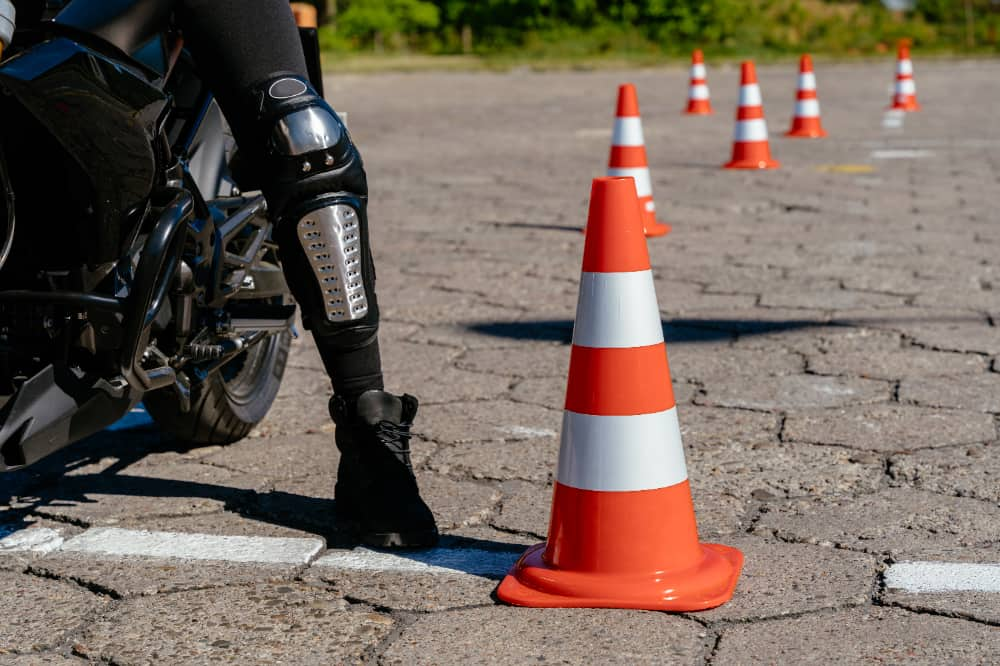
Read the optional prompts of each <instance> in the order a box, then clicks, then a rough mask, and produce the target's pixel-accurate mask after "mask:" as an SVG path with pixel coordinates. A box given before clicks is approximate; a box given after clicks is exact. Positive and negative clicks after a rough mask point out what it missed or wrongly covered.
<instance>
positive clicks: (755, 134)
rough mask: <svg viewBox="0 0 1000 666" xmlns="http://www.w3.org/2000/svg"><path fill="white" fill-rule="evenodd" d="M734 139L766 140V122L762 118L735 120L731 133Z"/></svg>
mask: <svg viewBox="0 0 1000 666" xmlns="http://www.w3.org/2000/svg"><path fill="white" fill-rule="evenodd" d="M733 139H734V140H736V141H767V123H766V122H764V119H763V118H753V119H751V120H737V121H736V131H735V133H734V134H733Z"/></svg>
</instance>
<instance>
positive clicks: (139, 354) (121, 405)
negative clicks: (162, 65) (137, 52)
mask: <svg viewBox="0 0 1000 666" xmlns="http://www.w3.org/2000/svg"><path fill="white" fill-rule="evenodd" d="M49 25H50V26H51V30H52V32H53V33H54V36H55V38H56V39H59V38H65V39H71V40H73V41H74V43H76V44H77V45H78V46H80V47H81V48H83V49H85V50H87V51H88V52H90V53H92V54H93V56H94V57H96V58H101V59H110V60H112V62H120V63H123V64H125V65H126V66H127V67H130V68H141V67H142V65H140V64H139V63H136V62H135V61H133V60H132V59H131V58H129V57H128V56H126V55H125V54H123V53H113V51H114V49H113V47H111V49H110V50H111V51H112V54H110V55H109V49H108V47H107V45H106V44H104V43H103V42H100V41H99V40H97V41H96V42H95V40H96V38H94V37H93V36H91V35H87V34H80V33H79V32H78V31H74V30H73V29H71V28H67V27H66V26H60V25H58V24H49ZM168 43H169V44H170V48H169V58H168V68H167V72H166V73H165V74H164V76H163V79H161V83H162V84H163V85H162V88H161V89H162V90H164V91H172V84H173V77H174V76H175V75H176V73H177V72H178V68H179V67H185V66H187V65H189V64H190V63H183V62H182V60H184V59H185V58H187V56H186V54H183V53H182V50H181V46H180V43H179V42H178V41H176V40H175V41H173V42H168ZM0 67H2V66H0ZM146 74H147V75H148V74H150V72H148V71H147V72H146ZM196 80H197V82H198V83H199V84H200V87H199V89H198V90H196V91H194V93H195V94H194V95H193V97H194V99H195V104H194V105H193V107H190V108H181V107H179V106H177V104H176V100H172V101H171V103H170V104H168V105H167V106H166V107H165V109H164V113H163V115H162V117H161V118H160V119H159V121H158V123H157V133H156V136H155V139H154V140H155V142H156V145H155V146H154V149H155V152H156V154H157V159H158V160H162V162H163V163H162V164H161V166H162V167H164V168H163V169H162V173H163V174H165V179H164V182H158V183H156V184H155V187H154V189H153V191H152V193H151V195H150V197H149V201H148V203H147V209H146V213H145V216H144V220H143V222H142V224H141V225H138V226H137V229H136V234H137V235H136V237H135V238H133V239H132V242H131V243H130V244H129V247H130V249H131V248H136V247H138V249H139V251H138V252H137V254H138V256H139V260H138V262H137V264H136V265H135V270H134V272H133V273H132V279H131V280H130V284H129V288H128V290H127V292H128V293H127V295H126V296H123V297H118V296H108V295H103V294H94V293H83V292H66V291H60V292H49V291H27V290H8V291H0V303H4V304H9V303H22V304H46V305H58V306H63V307H65V308H67V310H70V311H73V312H76V313H85V314H86V318H87V320H88V321H94V322H111V323H117V324H118V326H117V329H120V330H117V329H116V330H115V334H120V340H121V344H120V351H119V356H118V361H117V364H118V366H119V367H118V368H117V374H116V376H114V377H111V378H107V377H106V376H103V375H104V374H106V373H102V376H94V375H86V374H83V376H81V374H82V373H76V372H73V368H67V367H61V366H59V365H58V364H57V363H49V364H48V365H46V366H45V367H44V368H43V369H42V371H41V372H38V373H37V374H35V375H34V376H33V377H31V378H29V379H28V380H27V381H26V382H24V384H22V385H21V387H20V388H19V389H18V390H17V391H15V393H14V394H13V395H11V396H10V398H9V399H8V400H7V402H6V403H5V404H3V405H2V407H0V472H3V471H7V470H13V469H19V468H21V467H24V466H26V465H30V464H32V463H33V462H35V461H37V460H39V459H40V458H42V457H44V456H46V455H48V454H50V453H52V452H53V451H55V450H58V449H60V448H62V447H64V446H67V445H68V444H70V443H72V442H74V441H78V440H79V439H82V438H83V437H86V436H88V435H90V434H93V433H96V432H98V431H100V430H103V429H104V428H105V427H107V426H109V425H111V424H112V423H114V422H115V421H117V420H118V419H119V418H121V417H122V416H124V415H125V414H127V413H128V412H129V411H130V410H131V409H132V408H133V407H134V406H135V405H136V404H137V403H138V402H139V401H140V400H141V399H142V397H143V395H144V394H145V393H146V392H148V391H152V390H158V389H163V390H171V388H172V390H176V391H177V392H178V396H179V399H180V402H181V405H182V406H183V405H184V404H185V403H186V402H188V401H189V400H190V397H189V396H190V385H191V380H190V378H188V377H186V376H183V375H180V374H179V373H178V370H177V368H178V367H180V366H181V365H182V364H181V363H174V364H173V365H172V364H171V363H169V362H168V359H167V358H166V357H165V356H164V355H163V354H162V353H158V351H157V349H156V347H154V346H151V345H150V340H151V339H152V337H153V332H154V331H153V329H154V325H155V324H156V322H157V318H158V316H159V315H160V313H161V312H162V311H163V306H164V305H165V304H166V303H167V301H168V300H170V299H171V298H172V297H173V296H176V294H173V293H171V291H172V288H176V286H177V283H178V276H179V275H180V273H182V272H184V271H182V265H184V264H187V268H189V269H191V270H190V271H189V272H190V280H189V281H190V284H189V287H188V292H189V293H188V294H187V295H186V298H189V299H196V300H197V301H198V303H197V307H200V308H202V309H214V310H218V311H219V312H220V314H222V315H223V316H227V317H228V315H227V314H226V312H225V310H226V308H225V306H227V305H229V304H231V303H238V302H239V301H240V300H241V299H240V290H241V288H242V286H243V285H244V284H245V281H246V280H248V279H250V280H251V281H252V280H253V279H254V278H255V272H254V271H255V267H256V264H257V262H258V259H259V258H260V256H261V250H262V248H263V247H264V245H265V244H269V243H270V242H271V241H270V237H271V223H270V221H269V220H268V219H267V217H266V212H267V206H266V203H265V201H264V198H263V196H261V195H259V194H257V195H251V196H243V195H241V194H238V193H237V194H236V195H235V196H229V197H221V198H219V197H213V198H212V199H209V200H206V199H205V198H204V196H203V193H202V191H201V189H200V187H199V185H198V183H197V182H196V180H197V178H196V174H193V173H192V172H191V170H190V169H189V166H188V160H189V159H190V157H191V152H192V147H193V146H195V143H196V141H197V139H198V137H199V132H200V130H201V129H202V127H203V126H204V124H205V123H206V121H207V119H209V118H210V116H211V114H213V113H218V110H217V107H216V106H215V102H214V99H213V96H212V94H211V92H210V91H209V90H208V87H207V85H206V84H205V83H204V81H203V80H201V78H200V77H196ZM174 92H177V91H174ZM188 92H189V93H190V92H191V91H188ZM178 119H181V120H183V123H182V124H181V125H180V126H179V127H176V132H175V133H176V139H175V140H174V141H170V140H169V138H168V132H169V131H170V127H171V123H172V122H176V121H177V120H178ZM215 139H219V140H221V139H220V137H215ZM0 158H2V157H0ZM143 233H145V236H144V237H143ZM237 238H240V239H241V240H242V241H243V242H244V243H245V245H244V249H243V250H242V251H241V252H234V251H229V250H228V249H227V248H229V247H230V245H231V244H232V242H233V241H234V240H236V239H237ZM192 247H193V248H194V251H195V256H193V257H189V256H187V254H186V252H187V251H189V249H190V248H192ZM186 248H188V250H186ZM15 251H16V248H15ZM129 260H130V255H129V254H125V255H124V256H122V257H121V258H120V259H119V260H118V262H124V261H129ZM260 281H261V282H262V283H264V285H265V289H264V290H255V291H254V293H253V294H251V295H249V296H246V295H244V298H252V299H261V298H269V297H274V296H284V295H287V293H288V289H287V285H285V284H284V280H283V277H280V270H279V271H278V275H277V276H276V275H274V271H273V270H269V271H267V275H266V276H264V275H263V274H262V275H261V277H260ZM192 305H193V304H192V303H191V302H190V301H189V302H188V303H187V307H188V309H189V310H188V312H190V308H191V307H192ZM176 309H179V308H172V310H173V312H172V314H173V317H174V318H175V319H176V318H177V317H178V316H180V313H178V312H177V311H176ZM251 309H252V308H251ZM294 309H295V307H294V305H290V306H282V307H280V308H279V309H278V310H276V311H275V309H274V308H272V309H271V310H270V311H269V313H268V315H267V316H264V317H261V316H258V317H256V318H254V317H252V316H251V317H249V318H244V319H242V320H237V319H236V318H235V317H234V318H231V319H229V320H227V321H226V322H224V323H225V327H226V328H227V330H228V331H229V332H230V333H231V334H235V335H237V336H239V335H240V334H241V333H245V334H247V335H246V336H245V337H242V338H238V340H240V341H241V342H240V344H234V345H232V346H231V347H230V348H229V349H227V350H226V352H225V353H224V354H223V355H222V356H221V357H219V358H217V359H215V361H214V362H213V363H211V364H210V365H209V368H208V370H207V371H208V372H211V371H217V370H218V369H219V368H220V367H221V366H222V365H223V364H224V363H225V362H227V361H228V360H230V359H231V358H232V357H234V356H235V355H237V354H238V353H240V352H242V351H244V350H245V349H247V348H248V347H249V346H252V345H253V344H256V343H259V342H261V341H262V340H264V339H266V337H267V335H268V334H270V333H273V332H278V331H284V330H289V329H290V328H291V326H292V321H293V317H294ZM275 312H277V315H275ZM178 323H181V322H179V321H175V325H176V324H178ZM100 328H101V329H103V328H105V327H100ZM111 328H113V329H115V328H116V327H111ZM189 334H190V332H189ZM197 380H198V378H195V381H197Z"/></svg>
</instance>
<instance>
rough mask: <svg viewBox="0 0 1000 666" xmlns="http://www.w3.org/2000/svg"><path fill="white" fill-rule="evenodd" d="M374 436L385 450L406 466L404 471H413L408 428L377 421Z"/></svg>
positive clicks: (389, 422) (407, 426)
mask: <svg viewBox="0 0 1000 666" xmlns="http://www.w3.org/2000/svg"><path fill="white" fill-rule="evenodd" d="M375 436H376V437H377V438H378V441H379V443H381V444H382V445H383V446H384V447H385V448H387V449H388V450H389V451H390V452H391V453H392V454H393V455H394V456H395V457H396V459H398V460H399V461H400V462H401V463H403V464H404V465H406V469H408V470H410V471H411V472H412V471H413V464H412V463H411V462H410V436H411V435H410V426H409V424H406V425H401V424H396V423H392V422H391V421H379V423H378V424H377V425H376V426H375Z"/></svg>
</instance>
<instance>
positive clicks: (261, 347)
mask: <svg viewBox="0 0 1000 666" xmlns="http://www.w3.org/2000/svg"><path fill="white" fill-rule="evenodd" d="M290 344H291V334H290V333H288V332H287V331H286V332H284V333H280V334H278V335H272V336H269V337H268V338H267V339H266V340H263V341H261V342H260V343H258V344H256V345H254V346H253V347H251V348H250V349H248V350H246V351H245V352H243V353H242V354H240V355H239V356H237V357H236V358H234V359H233V360H231V361H230V362H229V363H226V364H225V365H224V366H222V367H221V368H219V370H218V371H216V372H213V373H212V374H211V375H209V376H208V377H206V378H205V380H204V381H202V382H200V383H198V384H197V385H195V386H194V387H193V388H192V389H191V409H190V410H188V411H187V412H182V411H181V408H180V399H179V398H178V396H177V394H176V393H175V392H174V391H172V390H170V389H165V390H164V389H161V390H159V391H154V392H152V393H149V394H147V395H146V396H145V398H144V399H143V402H144V403H145V405H146V409H147V410H148V411H149V415H150V416H152V417H153V420H154V421H156V424H157V425H158V426H159V427H160V429H161V430H163V431H164V432H166V433H168V434H170V435H172V436H173V437H175V438H176V439H178V440H179V441H182V442H188V443H191V444H202V445H204V444H231V443H233V442H236V441H238V440H240V439H243V438H244V437H246V436H247V434H248V433H249V432H250V431H251V430H253V428H254V426H256V425H257V424H258V423H260V422H261V421H263V420H264V417H265V416H267V412H268V410H269V409H270V408H271V405H272V404H273V403H274V399H275V398H276V397H277V395H278V389H279V388H280V387H281V379H282V377H283V376H284V374H285V365H286V364H287V362H288V348H289V345H290Z"/></svg>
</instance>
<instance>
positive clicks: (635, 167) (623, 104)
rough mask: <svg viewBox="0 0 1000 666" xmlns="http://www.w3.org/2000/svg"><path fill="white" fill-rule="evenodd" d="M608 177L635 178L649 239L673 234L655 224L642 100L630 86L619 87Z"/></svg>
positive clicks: (643, 222)
mask: <svg viewBox="0 0 1000 666" xmlns="http://www.w3.org/2000/svg"><path fill="white" fill-rule="evenodd" d="M608 175H609V176H632V177H633V178H635V188H636V190H637V191H638V192H639V206H640V207H641V209H642V226H643V229H644V230H645V232H646V235H647V236H651V237H652V236H663V235H664V234H667V233H669V232H670V225H669V224H662V223H660V222H657V221H656V204H654V203H653V181H652V179H650V177H649V161H648V160H647V159H646V142H645V139H644V138H643V136H642V118H640V117H639V98H638V96H637V95H636V94H635V86H634V85H632V84H631V83H626V84H625V85H622V86H619V87H618V109H617V111H616V112H615V131H614V134H613V135H612V137H611V156H610V157H609V158H608Z"/></svg>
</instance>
